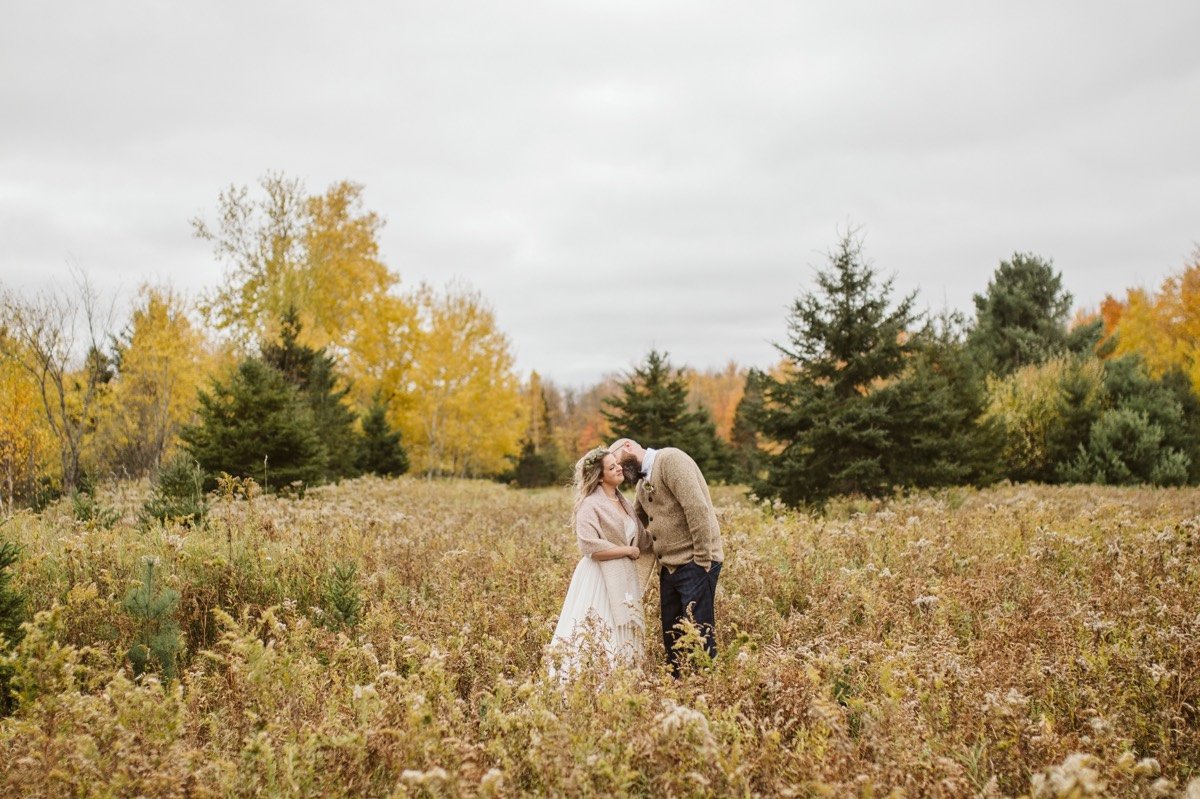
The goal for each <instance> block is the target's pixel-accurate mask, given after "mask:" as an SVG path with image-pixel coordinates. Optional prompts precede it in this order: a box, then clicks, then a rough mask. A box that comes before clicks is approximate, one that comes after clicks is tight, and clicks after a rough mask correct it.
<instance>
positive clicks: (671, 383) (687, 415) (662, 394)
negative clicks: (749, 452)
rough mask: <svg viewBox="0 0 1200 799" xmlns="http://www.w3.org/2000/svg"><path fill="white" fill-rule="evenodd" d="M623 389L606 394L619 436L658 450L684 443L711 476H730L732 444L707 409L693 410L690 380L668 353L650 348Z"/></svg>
mask: <svg viewBox="0 0 1200 799" xmlns="http://www.w3.org/2000/svg"><path fill="white" fill-rule="evenodd" d="M620 388H621V393H620V395H618V396H616V397H613V398H609V399H606V400H605V401H604V404H605V405H606V406H608V407H607V408H602V409H601V413H603V414H604V418H605V419H607V420H608V422H609V424H610V425H611V427H612V432H613V435H614V436H616V437H618V438H631V439H633V440H634V441H637V442H638V443H639V444H641V445H642V446H643V447H648V448H653V449H660V448H662V447H678V448H679V449H682V450H683V451H684V452H686V453H688V455H690V456H691V457H692V459H693V460H695V461H696V463H697V465H699V466H700V470H701V471H702V472H703V473H704V475H705V476H706V477H707V478H709V479H710V480H718V479H727V478H728V474H729V469H730V463H729V456H728V452H727V449H726V446H724V442H722V441H721V440H720V439H719V438H717V433H716V426H715V425H714V424H713V422H712V419H711V417H710V416H709V415H708V413H707V411H705V410H704V409H700V410H698V411H692V410H690V409H689V407H688V387H687V380H686V379H685V378H684V376H683V373H682V371H681V370H676V369H674V368H673V367H672V366H671V363H670V361H669V360H668V359H667V353H665V352H659V351H658V350H653V349H652V350H650V353H649V354H648V355H647V356H646V360H645V362H644V363H643V364H642V365H641V366H637V367H635V368H634V371H633V374H632V375H629V376H628V377H627V378H626V379H625V380H624V381H622V382H621V384H620Z"/></svg>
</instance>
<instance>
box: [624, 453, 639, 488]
mask: <svg viewBox="0 0 1200 799" xmlns="http://www.w3.org/2000/svg"><path fill="white" fill-rule="evenodd" d="M621 469H622V470H623V471H624V472H625V482H626V483H628V484H629V485H631V486H632V485H637V481H638V480H639V479H640V478H641V476H642V466H641V464H640V463H638V462H637V458H635V457H634V456H632V455H626V456H625V457H624V458H622V459H621Z"/></svg>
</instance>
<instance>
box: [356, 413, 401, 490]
mask: <svg viewBox="0 0 1200 799" xmlns="http://www.w3.org/2000/svg"><path fill="white" fill-rule="evenodd" d="M356 466H357V467H358V469H359V471H361V472H367V473H371V474H377V475H380V476H381V477H395V476H396V475H401V474H404V473H405V472H407V471H408V453H407V452H405V451H404V446H403V445H402V444H401V443H400V431H399V430H393V429H392V427H391V425H389V424H388V420H387V403H386V402H384V401H382V400H381V399H379V398H378V397H376V399H375V401H374V402H373V403H371V407H370V408H368V409H367V414H366V416H364V417H363V420H362V438H361V439H360V444H359V450H358V460H357V462H356Z"/></svg>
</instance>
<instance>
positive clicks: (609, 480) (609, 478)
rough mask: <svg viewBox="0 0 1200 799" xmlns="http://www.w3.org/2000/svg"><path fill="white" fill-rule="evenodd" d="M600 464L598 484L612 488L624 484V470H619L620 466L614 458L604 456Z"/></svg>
mask: <svg viewBox="0 0 1200 799" xmlns="http://www.w3.org/2000/svg"><path fill="white" fill-rule="evenodd" d="M601 464H602V465H601V467H600V482H602V483H604V484H605V485H608V486H612V487H613V488H617V487H619V486H620V485H621V483H623V482H625V470H624V469H622V468H621V464H619V463H617V459H616V458H615V457H613V456H612V455H605V456H604V460H603V461H601Z"/></svg>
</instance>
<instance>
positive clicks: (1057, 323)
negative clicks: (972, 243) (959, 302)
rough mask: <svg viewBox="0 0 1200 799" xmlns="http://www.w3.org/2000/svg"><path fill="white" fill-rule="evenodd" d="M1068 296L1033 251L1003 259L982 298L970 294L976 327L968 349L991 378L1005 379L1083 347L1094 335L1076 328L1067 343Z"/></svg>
mask: <svg viewBox="0 0 1200 799" xmlns="http://www.w3.org/2000/svg"><path fill="white" fill-rule="evenodd" d="M1070 310H1071V295H1070V293H1069V292H1067V291H1065V290H1064V289H1063V287H1062V275H1060V274H1058V273H1057V272H1055V271H1054V266H1053V263H1052V262H1051V261H1049V260H1043V259H1042V258H1040V257H1038V256H1036V255H1034V254H1032V253H1014V254H1013V257H1012V260H1009V261H1002V262H1001V263H1000V266H999V267H998V268H997V269H996V271H995V273H994V274H993V276H992V279H991V280H990V281H989V282H988V287H987V292H986V293H985V294H976V295H975V327H974V329H973V330H972V331H971V335H970V339H969V341H970V345H971V348H972V350H973V351H974V352H975V353H976V356H977V357H978V358H979V361H980V363H981V364H982V365H983V366H984V368H985V369H987V371H988V372H990V373H992V374H999V375H1007V374H1010V373H1012V372H1013V371H1014V370H1016V369H1018V368H1020V367H1022V366H1027V365H1029V364H1035V363H1041V362H1042V361H1044V360H1046V359H1048V358H1050V357H1052V356H1054V355H1057V354H1059V353H1062V352H1064V351H1065V350H1067V349H1068V345H1069V344H1074V346H1075V347H1077V348H1079V349H1082V348H1085V347H1086V346H1087V344H1088V343H1089V342H1090V341H1091V335H1092V334H1094V333H1095V332H1096V331H1095V330H1092V329H1090V328H1088V329H1084V330H1081V331H1079V332H1078V333H1077V335H1076V336H1075V337H1073V338H1072V339H1071V340H1070V341H1069V340H1068V336H1067V315H1068V313H1069V312H1070Z"/></svg>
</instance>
